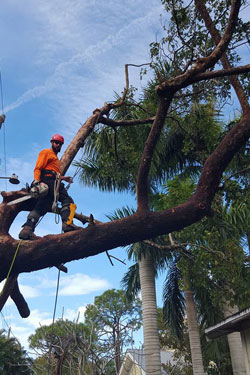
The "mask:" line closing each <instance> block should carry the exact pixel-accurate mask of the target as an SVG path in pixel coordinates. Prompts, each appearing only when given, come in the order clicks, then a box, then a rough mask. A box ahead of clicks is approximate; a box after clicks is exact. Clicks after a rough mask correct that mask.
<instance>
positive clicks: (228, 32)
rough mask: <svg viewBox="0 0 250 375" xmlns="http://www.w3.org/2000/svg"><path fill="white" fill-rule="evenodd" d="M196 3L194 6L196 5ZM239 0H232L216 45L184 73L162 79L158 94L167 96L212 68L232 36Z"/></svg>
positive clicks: (198, 0) (157, 90)
mask: <svg viewBox="0 0 250 375" xmlns="http://www.w3.org/2000/svg"><path fill="white" fill-rule="evenodd" d="M196 3H197V4H198V3H199V4H200V3H201V1H200V0H197V1H196ZM197 4H196V6H197ZM240 4H241V2H240V0H233V1H232V7H231V12H230V16H229V20H228V24H227V26H226V29H225V32H224V35H223V37H222V38H220V41H219V43H218V44H217V45H216V47H215V48H214V50H213V51H212V53H210V55H209V56H207V57H202V58H200V59H197V61H196V63H195V65H193V66H192V67H191V68H190V69H189V70H187V71H186V72H185V73H183V74H181V75H179V76H177V77H175V78H172V79H171V80H168V81H164V82H162V83H161V84H160V85H158V87H157V88H156V92H157V94H158V95H159V96H168V95H169V93H171V92H173V91H174V92H176V91H177V90H179V89H180V88H182V87H186V86H188V85H189V84H191V83H192V79H193V78H194V77H196V76H197V75H198V74H200V73H204V72H205V71H206V70H207V69H209V68H212V67H213V66H214V65H215V64H216V63H217V62H218V61H219V59H220V58H221V57H222V55H223V54H224V52H225V51H226V49H227V47H228V44H229V43H230V40H231V38H232V35H233V32H234V30H235V26H236V24H237V19H238V14H239V9H240Z"/></svg>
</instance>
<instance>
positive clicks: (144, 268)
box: [139, 255, 161, 375]
mask: <svg viewBox="0 0 250 375" xmlns="http://www.w3.org/2000/svg"><path fill="white" fill-rule="evenodd" d="M139 274H140V284H141V293H142V317H143V336H144V353H145V362H146V375H161V356H160V341H159V333H158V319H157V305H156V293H155V272H154V264H153V261H152V257H151V256H150V255H145V257H142V259H141V260H140V262H139Z"/></svg>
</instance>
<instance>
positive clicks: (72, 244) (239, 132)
mask: <svg viewBox="0 0 250 375" xmlns="http://www.w3.org/2000/svg"><path fill="white" fill-rule="evenodd" d="M249 136H250V119H249V118H247V116H243V118H242V120H241V121H240V122H239V123H238V124H237V125H235V126H234V127H233V128H232V129H231V130H230V132H229V133H228V134H227V135H226V136H225V138H224V139H223V141H222V142H221V144H220V145H219V146H218V147H217V148H216V149H215V151H214V152H213V153H212V155H211V156H210V157H209V158H208V159H207V161H206V163H205V165H204V168H203V170H202V173H201V177H200V180H199V183H198V186H197V189H196V191H195V193H194V194H193V196H192V197H191V198H190V199H189V200H188V201H187V202H186V203H184V204H182V205H180V206H178V207H175V208H172V209H170V210H167V211H162V212H150V211H147V210H141V211H138V212H137V213H136V214H134V215H132V216H130V217H127V218H124V219H120V220H116V221H112V222H108V223H102V224H96V225H90V226H89V227H87V228H86V229H83V230H79V231H75V232H70V233H64V234H60V235H49V236H45V237H43V238H40V239H38V240H36V241H23V242H22V244H21V246H20V250H19V253H18V255H17V258H16V261H15V264H14V267H13V272H14V273H21V272H31V271H35V270H39V269H43V268H46V267H52V266H55V265H58V264H60V263H66V262H69V261H72V260H77V259H82V258H85V257H88V256H94V255H97V254H99V253H102V252H104V251H106V250H110V249H114V248H116V247H118V246H125V245H129V244H131V243H134V242H138V241H143V240H145V239H148V238H154V237H156V236H158V235H162V234H166V233H171V232H173V231H176V230H180V229H182V228H184V227H186V226H188V225H191V224H193V223H195V222H197V221H199V220H200V219H201V218H202V217H204V216H205V215H209V214H211V203H212V200H213V198H214V195H215V193H216V191H217V189H218V185H219V182H220V179H221V176H222V173H223V171H224V169H225V168H226V166H227V165H228V163H229V162H230V161H231V159H232V157H233V156H234V154H235V153H236V152H237V151H238V150H239V149H240V148H241V147H242V146H243V145H244V144H245V142H246V140H247V139H248V138H249ZM2 205H4V204H3V203H2ZM16 246H17V241H16V240H14V239H12V238H11V237H10V236H5V237H3V236H2V237H0V249H1V250H0V256H1V264H0V278H1V280H2V279H4V278H5V277H6V274H7V270H8V267H9V265H10V263H11V260H12V257H13V255H14V252H15V249H16Z"/></svg>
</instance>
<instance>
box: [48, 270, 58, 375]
mask: <svg viewBox="0 0 250 375" xmlns="http://www.w3.org/2000/svg"><path fill="white" fill-rule="evenodd" d="M59 282H60V269H58V276H57V285H56V298H55V304H54V312H53V320H52V332H51V342H50V348H49V361H48V375H50V359H51V350H52V346H53V333H54V324H55V316H56V307H57V299H58V291H59Z"/></svg>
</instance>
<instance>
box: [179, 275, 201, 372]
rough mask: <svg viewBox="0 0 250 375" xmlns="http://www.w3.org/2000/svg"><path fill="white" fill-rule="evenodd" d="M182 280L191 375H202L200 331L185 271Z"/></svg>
mask: <svg viewBox="0 0 250 375" xmlns="http://www.w3.org/2000/svg"><path fill="white" fill-rule="evenodd" d="M183 279H184V289H185V297H186V312H187V323H188V335H189V342H190V349H191V357H192V366H193V375H204V366H203V360H202V352H201V342H200V330H199V325H198V319H197V312H196V307H195V303H194V298H193V292H192V289H191V284H190V280H189V275H188V271H185V274H184V277H183Z"/></svg>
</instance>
